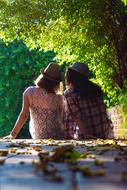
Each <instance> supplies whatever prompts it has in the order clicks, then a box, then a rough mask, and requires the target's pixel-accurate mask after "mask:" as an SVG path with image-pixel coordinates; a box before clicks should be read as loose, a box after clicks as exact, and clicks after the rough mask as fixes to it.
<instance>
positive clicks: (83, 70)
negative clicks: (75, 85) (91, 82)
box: [69, 62, 91, 77]
mask: <svg viewBox="0 0 127 190" xmlns="http://www.w3.org/2000/svg"><path fill="white" fill-rule="evenodd" d="M69 69H72V70H74V71H77V72H78V73H80V74H81V75H84V76H85V77H90V76H91V72H90V71H89V67H88V66H87V65H86V64H84V63H82V62H75V63H74V64H73V65H72V66H71V67H69Z"/></svg>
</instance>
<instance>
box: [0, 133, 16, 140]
mask: <svg viewBox="0 0 127 190" xmlns="http://www.w3.org/2000/svg"><path fill="white" fill-rule="evenodd" d="M2 139H7V140H11V139H14V137H13V136H12V135H11V134H10V135H7V136H5V137H3V138H2Z"/></svg>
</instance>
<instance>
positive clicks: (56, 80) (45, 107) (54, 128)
mask: <svg viewBox="0 0 127 190" xmlns="http://www.w3.org/2000/svg"><path fill="white" fill-rule="evenodd" d="M61 80H62V73H61V70H60V67H59V65H57V64H52V63H51V64H49V65H48V66H47V67H46V69H45V70H42V71H41V74H40V75H39V77H38V78H37V79H36V81H35V84H36V86H31V87H28V88H27V89H26V90H25V91H24V93H23V106H22V110H21V113H20V115H19V117H18V119H17V121H16V124H15V126H14V128H13V130H12V132H11V134H10V135H9V136H7V137H10V138H16V136H17V135H18V133H19V131H20V129H21V128H22V127H23V125H24V123H25V122H26V120H27V118H28V116H29V113H30V124H29V130H30V134H31V136H32V138H33V139H48V138H53V139H61V138H63V133H62V130H63V129H62V127H63V125H62V112H63V98H62V95H60V94H57V91H58V90H59V86H60V81H61Z"/></svg>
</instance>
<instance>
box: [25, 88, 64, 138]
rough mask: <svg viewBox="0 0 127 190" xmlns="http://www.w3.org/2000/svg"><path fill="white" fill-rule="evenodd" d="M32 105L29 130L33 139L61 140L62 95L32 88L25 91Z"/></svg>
mask: <svg viewBox="0 0 127 190" xmlns="http://www.w3.org/2000/svg"><path fill="white" fill-rule="evenodd" d="M24 95H26V96H27V97H28V101H29V104H30V108H29V109H30V124H29V130H30V134H31V136H32V138H33V139H48V138H52V139H61V138H63V133H62V127H63V125H62V107H63V98H62V95H57V94H54V93H48V92H47V91H46V90H45V89H43V88H40V87H35V86H31V87H28V88H27V89H26V90H25V91H24Z"/></svg>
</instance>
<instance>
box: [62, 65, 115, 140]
mask: <svg viewBox="0 0 127 190" xmlns="http://www.w3.org/2000/svg"><path fill="white" fill-rule="evenodd" d="M89 76H90V72H89V69H88V67H87V65H85V64H83V63H81V62H76V63H75V64H74V65H73V66H72V67H70V68H69V69H68V71H67V83H68V87H69V88H68V89H67V90H66V91H65V92H64V96H65V113H64V128H65V137H66V138H67V139H71V138H78V139H83V138H94V139H95V138H102V139H107V138H113V137H114V134H113V128H112V125H111V121H110V120H109V119H108V116H107V113H106V106H105V105H104V102H103V92H102V90H101V88H100V87H99V86H98V85H96V84H95V83H93V82H91V81H90V80H89Z"/></svg>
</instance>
